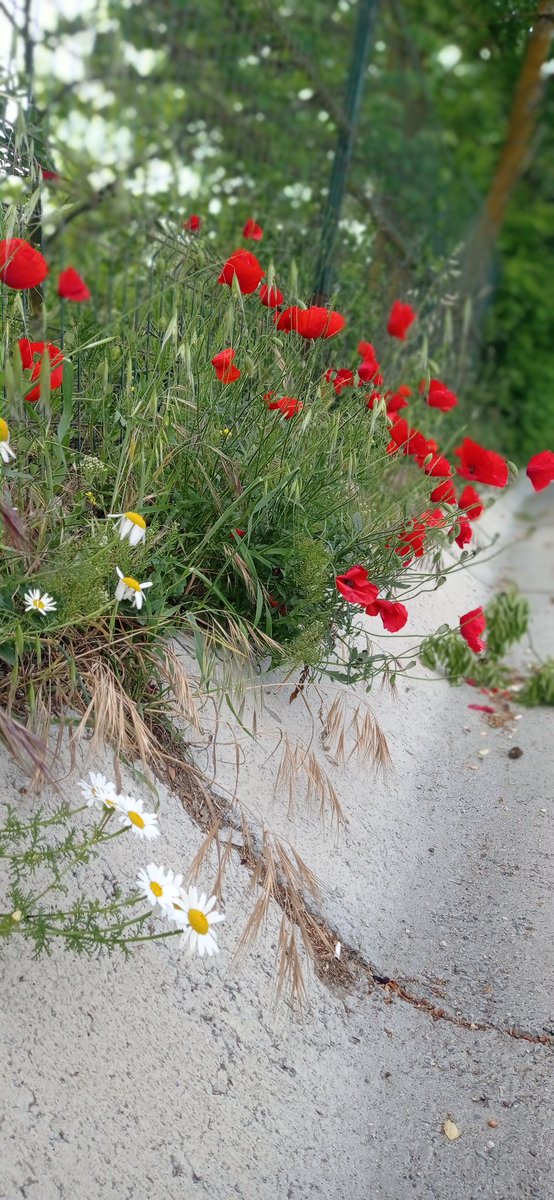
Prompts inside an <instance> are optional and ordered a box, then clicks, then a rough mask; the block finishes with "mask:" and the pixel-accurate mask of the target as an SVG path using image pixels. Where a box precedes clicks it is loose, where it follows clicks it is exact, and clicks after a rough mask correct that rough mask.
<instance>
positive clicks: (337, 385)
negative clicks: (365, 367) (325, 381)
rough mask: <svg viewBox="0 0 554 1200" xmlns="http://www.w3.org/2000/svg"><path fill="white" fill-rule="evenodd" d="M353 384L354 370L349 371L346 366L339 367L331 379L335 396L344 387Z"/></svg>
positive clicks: (338, 394)
mask: <svg viewBox="0 0 554 1200" xmlns="http://www.w3.org/2000/svg"><path fill="white" fill-rule="evenodd" d="M327 374H328V372H327ZM353 384H354V372H353V371H350V370H349V369H348V367H341V368H340V370H339V371H336V372H335V378H334V379H333V387H334V389H335V392H336V394H337V396H340V394H341V392H342V391H344V388H347V387H352V386H353Z"/></svg>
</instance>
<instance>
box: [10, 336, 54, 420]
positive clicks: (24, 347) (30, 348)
mask: <svg viewBox="0 0 554 1200" xmlns="http://www.w3.org/2000/svg"><path fill="white" fill-rule="evenodd" d="M19 353H20V354H21V362H22V365H23V369H24V370H25V371H29V370H30V372H31V380H35V379H39V378H40V367H41V363H42V359H43V356H44V354H45V353H47V354H48V357H49V359H50V391H52V392H54V391H55V390H56V388H59V387H61V383H62V377H63V351H62V350H60V349H59V348H58V346H54V345H53V344H52V342H30V341H29V338H20V339H19ZM25 399H26V400H28V401H29V402H30V403H31V404H34V403H35V401H36V400H39V399H40V383H38V384H37V386H36V387H35V388H33V389H32V390H31V391H30V392H28V393H27V395H26V396H25Z"/></svg>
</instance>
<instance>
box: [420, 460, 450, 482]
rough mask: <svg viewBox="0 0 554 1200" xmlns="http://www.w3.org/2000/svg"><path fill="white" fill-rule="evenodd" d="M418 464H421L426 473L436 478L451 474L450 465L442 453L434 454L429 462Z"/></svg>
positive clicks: (444, 477) (443, 477)
mask: <svg viewBox="0 0 554 1200" xmlns="http://www.w3.org/2000/svg"><path fill="white" fill-rule="evenodd" d="M418 457H419V456H418ZM426 457H427V455H425V458H426ZM420 465H422V466H423V470H424V471H425V474H426V475H432V476H433V477H434V478H436V479H447V478H448V476H449V475H451V474H452V467H451V466H450V463H449V461H448V459H447V458H445V457H444V454H434V455H433V457H432V459H431V460H430V462H428V463H422V464H420Z"/></svg>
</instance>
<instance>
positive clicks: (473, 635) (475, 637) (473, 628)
mask: <svg viewBox="0 0 554 1200" xmlns="http://www.w3.org/2000/svg"><path fill="white" fill-rule="evenodd" d="M486 628H487V619H486V617H485V614H484V612H483V609H482V608H472V610H471V612H468V613H464V615H463V617H460V633H461V635H462V637H463V639H464V641H466V642H467V644H468V646H469V648H470V650H473V652H474V653H475V654H480V653H481V651H482V650H485V649H486V646H485V643H484V641H483V639H482V637H481V634H482V633H484V632H485V629H486Z"/></svg>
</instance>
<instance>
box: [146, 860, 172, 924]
mask: <svg viewBox="0 0 554 1200" xmlns="http://www.w3.org/2000/svg"><path fill="white" fill-rule="evenodd" d="M182 882H183V876H182V875H174V874H173V871H164V869H163V867H157V866H156V864H155V863H153V862H152V863H149V864H148V866H147V867H143V868H142V870H141V871H139V873H138V880H137V883H138V886H139V888H140V890H141V892H142V893H143V895H144V896H146V899H147V900H148V902H149V904H151V905H152V908H155V907H156V905H159V907H160V908H161V909H162V912H163V913H164V915H165V916H169V913H170V912H171V911H172V906H173V904H174V902H175V901H176V900H178V898H179V891H180V888H181V884H182Z"/></svg>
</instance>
